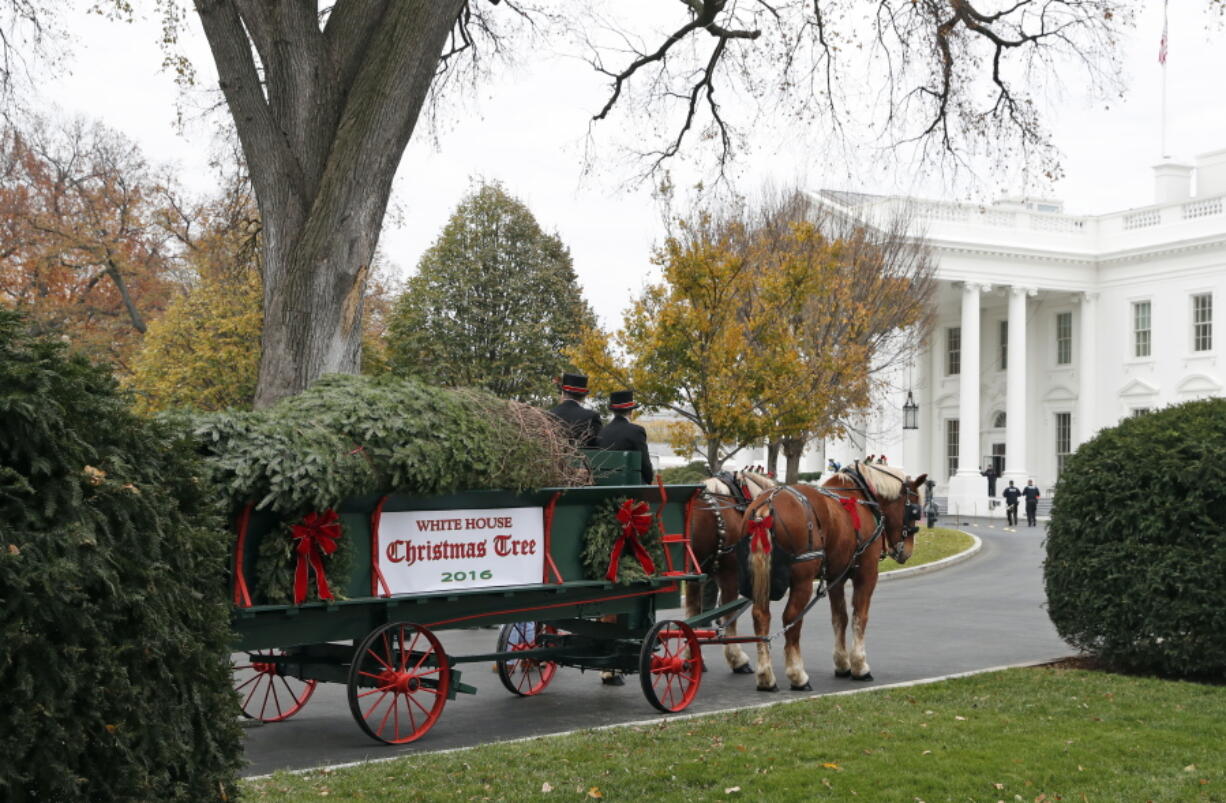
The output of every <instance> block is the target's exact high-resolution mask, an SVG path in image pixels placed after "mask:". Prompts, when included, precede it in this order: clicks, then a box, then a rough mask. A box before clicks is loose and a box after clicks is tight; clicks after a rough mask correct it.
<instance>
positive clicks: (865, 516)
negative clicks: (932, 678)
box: [733, 461, 928, 691]
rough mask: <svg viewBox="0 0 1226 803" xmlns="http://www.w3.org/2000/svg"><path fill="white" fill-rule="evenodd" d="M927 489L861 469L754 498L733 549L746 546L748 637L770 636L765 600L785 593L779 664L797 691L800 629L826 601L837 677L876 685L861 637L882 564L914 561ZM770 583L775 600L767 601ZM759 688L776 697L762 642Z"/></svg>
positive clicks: (802, 685)
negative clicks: (884, 561) (738, 544)
mask: <svg viewBox="0 0 1226 803" xmlns="http://www.w3.org/2000/svg"><path fill="white" fill-rule="evenodd" d="M926 479H928V475H927V474H921V475H920V476H919V477H917V478H916V479H914V480H913V479H911V478H910V477H908V476H907V475H906V473H905V472H904V471H903V470H902V469H900V468H898V467H896V466H882V465H870V464H867V463H860V462H859V461H857V462H856V463H855V464H853V465H851V466H847V467H845V468H843V470H842V471H840V472H838V473H836V474H835V475H834V476H833V477H831V478H830V479H828V480H827V481H826V482H825V483H823V484H822V485H821V486H819V487H814V486H810V485H796V486H791V485H788V486H780V487H778V488H774V489H771V490H769V491H767V492H765V493H763V494H761V495H759V496H758V497H757V498H755V499H754V500H753V502H752V503H751V504H750V505H749V507H748V508H747V509H746V511H745V516H744V518H743V521H742V528H741V530H740V531H739V532H738V533H737V536H736V538H735V539H734V541H733V542H734V543H735V542H736V541H739V540H740V539H741V538H749V539H751V540H750V573H751V577H752V588H753V622H754V631H755V633H756V634H757V635H758V636H759V637H766V636H768V635H769V630H770V624H771V615H770V598H771V597H772V596H774V597H775V598H776V599H778V598H779V597H780V596H781V592H782V591H783V590H784V586H786V591H787V595H788V596H787V604H786V606H785V607H784V611H783V623H784V636H785V640H784V647H783V655H784V665H785V667H786V673H787V677H788V680H789V681H791V684H792V690H793V691H808V690H810V689H812V686H811V685H810V684H809V675H808V673H807V672H806V671H805V668H804V660H803V659H802V658H801V654H800V627H801V623H802V621H803V619H804V615H805V613H806V612H808V610H809V609H810V608H811V607H812V606H813V604H815V603H816V602H817V601H818V599H820V598H821V597H822V596H824V595H827V594H828V595H829V597H830V615H831V620H832V623H833V625H834V674H835V675H836V676H837V677H843V678H845V677H850V678H852V679H853V680H872V679H873V675H872V672H871V671H870V669H869V665H868V658H867V657H866V654H865V649H864V634H865V631H866V629H867V628H868V608H869V603H870V602H871V600H872V597H873V590H874V589H875V588H876V587H877V576H878V563H879V561H880V560H881V559H882V558H883V557H885V556H886V555H887V554H888V555H889V556H890V557H892V558H894V560H896V561H898V562H899V563H905V562H906V561H907V559H909V558H910V557H911V551H912V549H913V548H914V545H915V533H916V532H917V531H918V530H919V521H920V517H921V515H922V513H923V491H922V490H921V489H922V488H923V487H924V481H925V480H926ZM772 575H773V579H774V583H775V589H774V590H775V592H776V593H775V594H772V593H771V585H772ZM848 580H850V581H851V585H852V620H851V621H852V642H851V649H850V650H848V649H847V641H846V633H847V623H848V617H847V603H846V598H845V596H844V593H845V585H846V583H847V581H848ZM815 583H817V589H816V590H815V589H814V584H815ZM815 592H816V595H817V596H816V597H815V596H814V594H815ZM810 600H812V601H810ZM757 679H758V689H759V690H760V691H776V690H777V689H778V686H777V685H776V683H775V672H774V669H773V667H772V666H771V656H770V644H769V641H768V640H767V639H765V638H763V640H762V641H760V642H759V643H758V670H757Z"/></svg>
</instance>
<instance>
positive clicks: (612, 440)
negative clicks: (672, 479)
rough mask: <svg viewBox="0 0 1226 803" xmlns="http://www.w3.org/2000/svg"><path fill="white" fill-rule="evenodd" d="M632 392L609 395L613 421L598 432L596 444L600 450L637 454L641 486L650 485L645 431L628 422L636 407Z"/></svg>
mask: <svg viewBox="0 0 1226 803" xmlns="http://www.w3.org/2000/svg"><path fill="white" fill-rule="evenodd" d="M638 406H639V405H638V402H636V401H635V400H634V391H632V390H616V391H614V392H612V393H610V394H609V409H610V410H612V411H613V420H612V421H610V422H609V424H608V426H606V427H605V428H604V429H602V430H601V431H600V437H598V438H597V443H598V444H599V446H600V448H601V449H611V450H614V451H619V452H638V453H639V456H640V461H639V467H640V468H639V470H640V472H641V473H642V477H643V484H644V485H650V484H651V480H652V478H653V477H654V476H655V473H654V472H653V471H652V470H651V453H650V452H648V451H647V430H645V429H643V428H642V427H641V426H639V425H638V424H635V423H633V422H631V421H630V418H629V415H630V411H631V410H633V409H635V408H636V407H638Z"/></svg>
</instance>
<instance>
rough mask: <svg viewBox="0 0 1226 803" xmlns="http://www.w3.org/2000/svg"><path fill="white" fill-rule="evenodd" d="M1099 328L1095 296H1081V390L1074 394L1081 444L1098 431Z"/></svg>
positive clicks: (1096, 296) (1089, 294)
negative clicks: (1096, 332) (1097, 368)
mask: <svg viewBox="0 0 1226 803" xmlns="http://www.w3.org/2000/svg"><path fill="white" fill-rule="evenodd" d="M1097 329H1098V293H1082V295H1081V332H1080V337H1079V338H1078V340H1079V341H1080V342H1079V343H1078V344H1077V347H1078V348H1077V375H1078V378H1079V380H1080V387H1079V388H1078V392H1077V419H1078V427H1077V432H1078V436H1079V437H1078V440H1077V444H1078V445H1080V444H1083V443H1085V442H1086V441H1088V440H1089V439H1090V438H1092V437H1094V433H1095V432H1097V431H1098V426H1097V423H1098V415H1097V409H1098V408H1097V405H1096V401H1097V399H1096V397H1095V390H1097V386H1096V385H1095V380H1096V376H1095V374H1096V371H1095V368H1096V367H1097V365H1098V354H1097V349H1096V348H1095V345H1096V344H1095V341H1094V337H1095V331H1096V330H1097Z"/></svg>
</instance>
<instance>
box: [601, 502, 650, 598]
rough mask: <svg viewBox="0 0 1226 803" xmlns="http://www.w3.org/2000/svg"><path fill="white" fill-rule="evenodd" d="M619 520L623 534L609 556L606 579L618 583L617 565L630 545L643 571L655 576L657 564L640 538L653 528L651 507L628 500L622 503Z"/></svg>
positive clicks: (618, 515)
mask: <svg viewBox="0 0 1226 803" xmlns="http://www.w3.org/2000/svg"><path fill="white" fill-rule="evenodd" d="M617 520H618V521H620V522H621V523H622V534H621V536H619V537H618V539H617V541H616V542H615V543H614V544H613V552H612V554H610V555H609V570H608V571H607V572H605V575H604V576H605V578H606V579H608V580H610V581H612V582H614V583H616V582H617V564H618V563H620V562H621V557H622V551H623V550H624V549H625V548H626V544H629V545H630V551H631V552H632V553H633V554H634V557H635V558H636V559H637V560H638V562H639V565H640V566H642V567H643V571H645V572H647V573H648V574H655V573H656V564H655V563H653V562H652V560H651V555H648V554H647V550H646V549H644V548H643V545H642V544H641V543H639V536H640V535H642V534H644V533H645V532H647V528H649V527H650V526H651V506H650V505H648V504H647V503H646V502H642V501H639V502H635V501H634V500H633V499H627V500H626V501H625V502H622V506H621V508H620V509H619V510H618V511H617Z"/></svg>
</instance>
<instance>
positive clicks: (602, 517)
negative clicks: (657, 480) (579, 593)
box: [579, 499, 665, 585]
mask: <svg viewBox="0 0 1226 803" xmlns="http://www.w3.org/2000/svg"><path fill="white" fill-rule="evenodd" d="M623 501H624V500H623ZM622 504H623V502H619V501H617V500H614V499H610V500H608V501H607V502H603V503H602V504H600V505H599V506H597V507H596V509H595V510H593V511H592V515H591V517H590V518H589V519H588V521H587V527H586V528H585V529H584V531H583V552H582V553H580V556H579V559H580V560H581V561H582V563H583V570H584V574H585V575H586V576H587V578H588V579H589V580H604V579H606V578H605V575H606V573H607V572H608V570H609V560H610V557H611V556H612V554H613V545H614V544H615V543H617V539H619V538H621V534H622V523H621V522H620V521H619V520H618V518H617V512H618V511H619V510H620V509H621V507H622ZM639 543H641V544H642V545H643V548H644V549H646V550H647V554H648V555H650V556H651V561H652V563H654V564H655V567H656V572H657V573H659V572H660V571H663V569H664V566H665V564H664V544H663V541H662V540H661V533H660V523H659V520H658V519H656V518H655V517H654V516H652V519H651V526H650V527H648V528H647V531H646V532H645V533H643V534H642V535H640V536H639ZM646 579H648V574H647V572H645V571H643V567H642V566H641V565H639V562H638V560H636V559H635V557H634V554H633V552H631V550H629V549H625V550H623V551H622V555H621V559H620V560H619V561H618V563H617V583H618V585H628V584H630V583H640V582H643V581H644V580H646Z"/></svg>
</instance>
